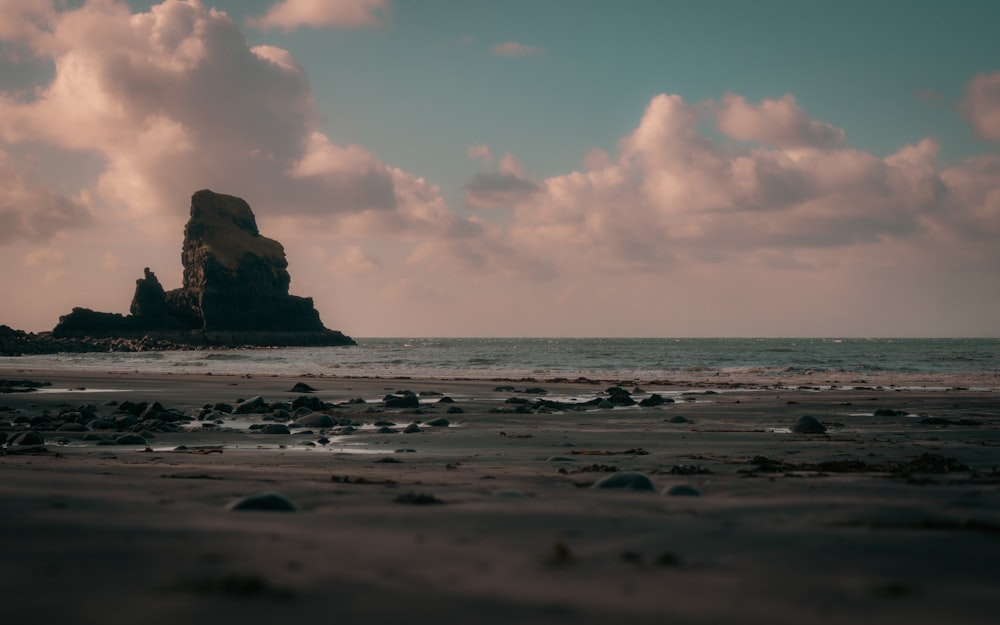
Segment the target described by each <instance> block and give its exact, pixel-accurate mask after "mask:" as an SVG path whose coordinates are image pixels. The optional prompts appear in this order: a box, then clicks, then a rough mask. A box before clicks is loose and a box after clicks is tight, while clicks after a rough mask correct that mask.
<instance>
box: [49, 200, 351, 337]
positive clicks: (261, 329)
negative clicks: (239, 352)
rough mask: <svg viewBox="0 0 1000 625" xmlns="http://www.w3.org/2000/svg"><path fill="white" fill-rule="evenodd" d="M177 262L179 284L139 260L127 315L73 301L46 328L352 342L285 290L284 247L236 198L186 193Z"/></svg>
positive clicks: (91, 333)
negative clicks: (171, 284) (167, 284)
mask: <svg viewBox="0 0 1000 625" xmlns="http://www.w3.org/2000/svg"><path fill="white" fill-rule="evenodd" d="M181 262H182V264H183V266H184V277H183V285H182V286H181V288H179V289H175V290H172V291H165V290H164V289H163V287H162V286H161V284H160V281H159V280H158V279H157V277H156V275H155V274H154V273H153V272H152V271H150V270H149V268H146V269H144V270H143V277H142V278H140V279H138V280H136V288H135V295H134V297H133V298H132V305H131V307H130V309H129V310H130V314H129V315H128V316H123V315H119V314H115V313H101V312H95V311H92V310H89V309H86V308H74V309H73V312H71V313H70V314H68V315H65V316H63V317H60V318H59V325H57V326H56V328H55V329H54V330H53V331H52V335H53V336H54V337H56V338H80V337H91V338H108V337H125V338H137V337H149V338H156V339H162V340H168V341H171V342H175V343H181V344H196V345H216V346H241V345H247V346H289V345H353V344H354V341H353V340H351V338H350V337H348V336H345V335H344V334H342V333H341V332H337V331H335V330H329V329H327V328H326V327H325V326H324V325H323V322H322V321H321V320H320V316H319V312H318V311H317V310H316V308H315V307H314V306H313V301H312V299H311V298H308V297H298V296H295V295H290V294H289V292H288V289H289V284H290V283H291V278H290V276H289V274H288V261H287V260H286V258H285V250H284V248H283V247H282V246H281V244H280V243H278V242H277V241H275V240H274V239H269V238H267V237H265V236H263V235H261V234H260V231H259V230H258V229H257V220H256V219H255V218H254V214H253V211H252V210H251V209H250V206H249V205H248V204H247V203H246V202H245V201H244V200H242V199H241V198H238V197H235V196H231V195H223V194H221V193H214V192H212V191H209V190H207V189H206V190H202V191H198V192H197V193H195V194H194V195H193V196H192V197H191V217H190V219H189V220H188V223H187V225H186V226H185V228H184V244H183V248H182V251H181Z"/></svg>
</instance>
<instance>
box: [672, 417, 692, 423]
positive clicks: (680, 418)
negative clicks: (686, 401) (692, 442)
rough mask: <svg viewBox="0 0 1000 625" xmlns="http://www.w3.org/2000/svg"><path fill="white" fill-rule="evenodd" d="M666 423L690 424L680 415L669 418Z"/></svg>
mask: <svg viewBox="0 0 1000 625" xmlns="http://www.w3.org/2000/svg"><path fill="white" fill-rule="evenodd" d="M667 421H668V422H669V423H691V421H690V420H689V419H688V418H687V417H682V416H681V415H677V416H676V417H670V418H669V419H667Z"/></svg>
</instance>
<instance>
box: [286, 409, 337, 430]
mask: <svg viewBox="0 0 1000 625" xmlns="http://www.w3.org/2000/svg"><path fill="white" fill-rule="evenodd" d="M295 425H300V426H303V427H310V428H332V427H333V426H334V425H336V422H335V421H334V420H333V417H331V416H330V415H328V414H323V413H322V412H312V413H309V414H305V415H302V416H301V417H299V418H297V419H296V420H295Z"/></svg>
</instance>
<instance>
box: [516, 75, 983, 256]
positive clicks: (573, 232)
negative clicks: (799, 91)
mask: <svg viewBox="0 0 1000 625" xmlns="http://www.w3.org/2000/svg"><path fill="white" fill-rule="evenodd" d="M709 104H710V106H708V107H706V106H701V105H691V104H688V103H686V102H685V101H684V100H683V99H682V98H680V97H679V96H676V95H667V94H663V95H658V96H656V97H654V98H653V99H652V100H651V101H650V103H649V105H648V107H647V109H646V111H645V114H644V115H643V117H642V119H641V120H640V122H639V124H638V126H637V127H636V128H635V130H633V131H632V132H631V133H629V134H628V135H626V136H625V137H623V138H622V139H621V141H620V144H619V154H618V155H617V157H616V158H615V159H613V160H611V159H610V158H609V159H608V160H607V161H605V164H604V166H600V165H601V159H589V160H590V161H591V163H590V164H591V165H592V167H591V168H590V170H588V171H586V172H572V173H568V174H564V175H559V176H553V177H551V178H547V179H545V180H543V181H541V182H540V183H538V185H537V188H536V189H535V190H534V192H533V193H530V194H525V195H523V196H521V197H519V198H518V201H517V202H515V203H514V206H513V220H512V222H511V225H510V228H509V233H508V237H509V240H508V243H509V245H510V246H512V247H513V248H515V249H517V250H518V251H519V252H523V253H526V254H527V253H530V254H535V255H540V256H553V252H552V251H554V250H558V255H557V257H556V256H553V259H554V260H555V261H556V262H557V264H558V265H559V266H560V268H561V269H560V270H561V271H564V272H572V273H576V272H579V271H580V270H586V271H659V270H663V269H668V270H669V269H675V268H677V267H680V266H694V265H695V264H698V263H706V262H707V263H724V262H730V261H738V262H765V260H766V259H768V258H771V259H773V258H776V257H777V256H785V257H787V256H788V254H794V255H795V256H796V257H798V258H799V260H797V261H796V263H801V262H802V259H807V261H808V262H833V263H838V262H840V258H839V255H838V254H837V253H836V252H834V250H837V249H850V248H858V249H863V248H864V247H865V246H869V245H875V244H885V243H887V242H906V241H913V242H914V243H915V242H916V241H918V240H921V239H922V238H923V237H926V236H930V235H931V234H932V231H933V229H932V228H930V227H929V226H928V224H930V223H936V221H937V220H940V219H941V214H942V211H944V210H945V208H944V207H945V206H946V202H947V200H948V199H949V188H948V185H947V181H946V180H945V179H944V178H942V176H941V174H940V173H939V172H938V170H937V168H936V165H935V158H936V154H937V150H938V146H937V144H936V143H935V142H934V141H932V140H924V141H922V142H920V143H918V144H915V145H912V146H905V147H904V148H902V149H900V150H899V151H898V152H896V153H895V154H893V155H891V156H889V157H886V158H878V157H876V156H874V155H872V154H869V153H866V152H863V151H860V150H856V149H853V148H850V147H847V146H844V145H842V144H841V141H840V133H839V132H830V131H829V127H828V126H827V125H825V124H821V123H818V122H812V121H811V120H809V119H808V117H807V116H805V114H804V113H801V112H800V110H799V109H798V108H797V107H796V106H794V100H791V99H787V98H786V99H782V100H777V101H775V100H770V101H765V102H764V103H762V104H760V105H750V104H747V103H746V102H745V101H744V100H743V99H742V98H737V97H735V96H727V97H726V98H725V99H724V101H723V103H722V104H721V105H718V104H715V103H709ZM775 105H776V106H775ZM734 111H736V112H738V115H737V117H736V121H734V118H733V116H732V114H733V112H734ZM712 112H717V113H716V114H717V115H718V117H717V123H718V124H719V125H720V126H722V125H727V126H728V131H729V132H726V133H725V134H726V135H728V136H732V135H734V134H735V135H737V137H735V138H739V139H740V140H743V139H765V138H766V139H767V143H768V144H769V146H761V147H756V148H746V147H740V146H738V145H734V144H730V143H727V142H724V141H723V142H720V141H719V140H717V139H713V138H711V137H710V136H709V135H708V134H705V133H703V132H702V131H701V130H700V125H701V124H702V122H703V121H704V119H705V115H706V114H711V113H712ZM789 113H792V114H789ZM737 122H738V123H737ZM803 122H805V123H803ZM736 129H739V131H738V132H737V130H736ZM777 144H780V145H777ZM955 175H956V176H957V174H955ZM973 178H974V179H975V180H977V181H979V180H982V179H983V176H982V175H979V174H973ZM501 180H502V181H507V179H506V178H503V179H501ZM967 186H968V187H969V189H970V191H969V193H983V192H985V189H986V188H987V187H986V186H985V185H982V186H975V185H971V184H970V185H967ZM983 218H984V217H983V215H977V216H976V218H975V219H974V221H978V220H980V219H983ZM776 255H777V256H776ZM819 259H822V260H819ZM808 262H807V263H806V264H805V265H800V266H808Z"/></svg>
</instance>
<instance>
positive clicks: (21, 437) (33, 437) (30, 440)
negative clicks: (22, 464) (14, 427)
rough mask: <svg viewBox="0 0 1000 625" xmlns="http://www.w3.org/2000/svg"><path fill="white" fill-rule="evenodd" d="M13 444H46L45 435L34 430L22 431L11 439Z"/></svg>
mask: <svg viewBox="0 0 1000 625" xmlns="http://www.w3.org/2000/svg"><path fill="white" fill-rule="evenodd" d="M10 444H11V445H44V444H45V437H43V436H42V435H41V434H39V433H38V432H36V431H34V430H28V431H27V432H21V433H20V434H18V435H17V436H15V437H14V438H13V439H11V441H10Z"/></svg>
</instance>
